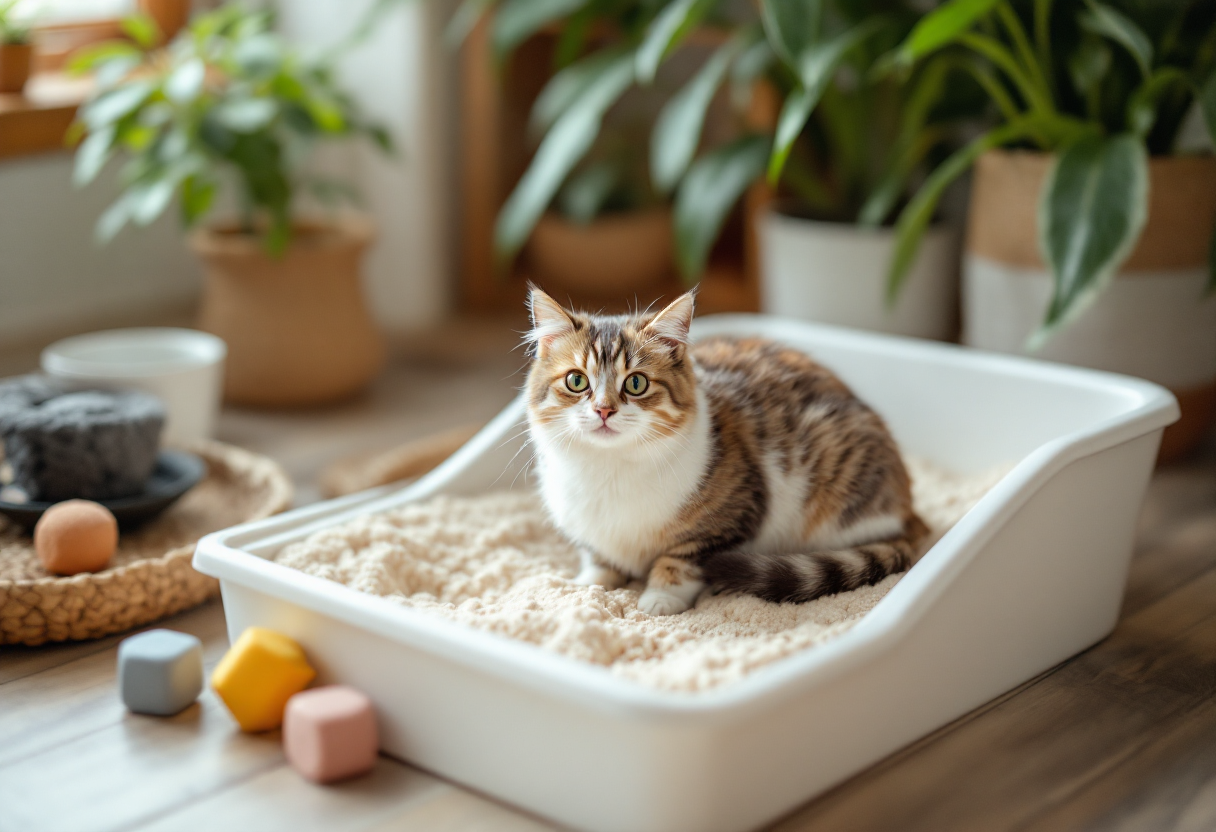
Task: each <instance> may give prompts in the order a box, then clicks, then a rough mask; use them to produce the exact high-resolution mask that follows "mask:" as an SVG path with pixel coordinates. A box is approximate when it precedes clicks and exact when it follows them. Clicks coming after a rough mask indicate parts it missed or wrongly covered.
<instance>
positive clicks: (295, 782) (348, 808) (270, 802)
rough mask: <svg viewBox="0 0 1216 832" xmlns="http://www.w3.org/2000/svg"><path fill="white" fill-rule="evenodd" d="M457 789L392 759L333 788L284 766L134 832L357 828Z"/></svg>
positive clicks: (307, 831)
mask: <svg viewBox="0 0 1216 832" xmlns="http://www.w3.org/2000/svg"><path fill="white" fill-rule="evenodd" d="M452 792H456V789H455V788H454V787H453V786H450V785H448V784H446V783H444V782H442V781H441V780H438V779H436V778H434V777H432V776H431V775H429V774H424V773H423V772H421V771H419V770H417V769H415V768H411V767H409V766H406V765H403V764H401V763H399V762H396V761H394V760H390V759H388V758H386V757H382V758H380V760H379V761H378V762H377V764H376V768H375V769H374V770H373V771H372V773H371V774H370V775H368V776H367V777H360V778H357V779H355V780H349V781H347V782H345V783H336V784H333V785H330V786H317V785H314V784H312V783H309V782H308V781H307V780H305V779H304V778H302V777H300V775H298V774H296V772H295V771H294V770H293V769H291V768H290V767H289V766H285V765H283V766H277V767H275V768H272V769H269V770H267V771H262V772H259V773H258V774H256V775H254V776H253V777H250V778H249V779H247V780H245V781H243V782H241V783H239V784H237V785H234V786H233V787H232V788H229V789H225V790H223V791H221V792H218V793H215V794H212V795H207V796H204V797H202V798H200V799H198V800H194V801H191V802H189V803H185V804H182V805H179V806H177V807H175V808H174V809H173V810H171V811H169V812H166V813H164V814H162V815H160V816H159V817H157V818H156V819H155V820H152V821H151V822H148V823H145V824H139V825H137V826H135V827H133V828H132V832H136V830H137V831H138V832H193V830H197V831H198V832H214V830H216V829H231V830H246V829H248V830H255V829H256V830H258V832H280V830H281V831H282V832H310V830H316V832H329V830H338V829H341V830H344V832H345V831H346V830H349V831H350V832H354V831H355V830H360V829H364V828H367V827H369V826H377V825H380V824H381V823H384V822H385V821H388V820H390V819H392V818H394V817H400V816H409V815H410V813H412V812H413V810H414V809H413V807H415V806H421V805H424V804H425V803H427V802H428V801H429V800H430V799H432V798H433V797H434V796H437V795H440V794H444V793H452ZM394 828H395V827H394Z"/></svg>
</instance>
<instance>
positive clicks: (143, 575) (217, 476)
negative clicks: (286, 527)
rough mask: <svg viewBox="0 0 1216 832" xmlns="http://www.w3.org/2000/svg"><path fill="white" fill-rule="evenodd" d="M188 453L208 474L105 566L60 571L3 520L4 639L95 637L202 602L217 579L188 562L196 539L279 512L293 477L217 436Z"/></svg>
mask: <svg viewBox="0 0 1216 832" xmlns="http://www.w3.org/2000/svg"><path fill="white" fill-rule="evenodd" d="M189 450H191V451H193V452H194V453H197V454H198V455H199V456H201V457H202V458H203V460H204V461H206V463H207V468H208V471H207V476H206V477H204V478H203V480H202V482H200V483H199V484H198V485H196V486H195V487H194V488H192V489H191V490H190V491H189V492H187V493H186V494H185V496H183V497H182V498H181V499H180V500H178V501H177V502H176V503H174V504H173V506H172V507H170V508H169V509H168V510H167V511H166V512H165V513H164V514H162V515H160V516H159V517H157V518H156V519H154V520H152V521H150V522H149V523H147V524H145V525H144V526H141V527H140V528H138V529H135V530H133V531H131V532H129V533H123V534H122V535H121V536H120V538H119V541H118V551H117V552H115V554H114V558H113V559H112V560H111V561H110V565H109V566H107V567H106V569H104V570H103V571H101V572H94V573H82V574H80V575H73V576H72V577H70V578H65V577H57V576H55V575H51V574H49V573H48V572H47V571H46V570H45V569H43V568H42V564H41V562H40V561H39V560H38V556H37V553H36V552H35V551H34V543H33V540H31V539H30V537H29V535H28V534H27V533H25V532H24V531H23V530H22V529H21V528H20V527H18V526H16V525H15V524H13V523H10V522H9V521H8V520H6V519H4V518H2V517H0V644H28V645H38V644H43V643H45V642H48V641H66V640H79V639H90V638H99V637H100V636H105V635H109V634H111V633H118V632H122V631H123V630H129V629H131V628H132V627H139V626H142V625H144V624H148V623H150V622H152V621H155V620H157V619H158V618H163V617H165V616H167V615H172V614H173V613H176V612H181V611H182V610H184V609H188V608H190V607H193V606H196V605H197V604H201V603H202V602H203V601H206V600H207V599H208V598H210V597H212V596H213V595H216V594H217V593H218V592H219V582H218V581H216V580H215V579H214V578H209V577H207V576H206V575H202V574H200V573H198V572H195V571H194V569H193V568H192V567H191V566H190V558H191V557H192V556H193V554H194V546H195V544H196V543H197V542H198V540H199V538H200V537H202V536H203V535H206V534H209V533H211V532H213V531H218V530H219V529H224V528H227V527H229V526H233V525H236V524H238V523H245V522H248V521H250V520H260V519H261V518H263V517H269V516H270V515H272V514H276V513H278V512H280V511H282V510H283V509H285V508H287V506H288V505H289V504H290V503H291V495H292V490H291V481H290V480H289V479H288V478H287V475H286V474H285V473H283V469H282V468H280V467H279V466H278V464H277V463H275V462H274V461H273V460H270V459H268V458H266V457H264V456H259V455H257V454H253V453H250V452H249V451H244V450H241V449H240V448H234V447H232V446H230V445H224V444H221V443H218V442H207V443H200V444H199V445H196V446H194V447H192V448H190V449H189Z"/></svg>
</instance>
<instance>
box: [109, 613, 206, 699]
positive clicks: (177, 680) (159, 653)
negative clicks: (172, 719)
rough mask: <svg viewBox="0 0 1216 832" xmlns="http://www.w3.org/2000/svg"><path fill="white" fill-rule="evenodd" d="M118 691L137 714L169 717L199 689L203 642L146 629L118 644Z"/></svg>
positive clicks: (174, 633)
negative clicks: (144, 631)
mask: <svg viewBox="0 0 1216 832" xmlns="http://www.w3.org/2000/svg"><path fill="white" fill-rule="evenodd" d="M118 690H119V691H120V692H121V694H122V702H123V704H124V705H126V706H127V708H128V709H130V710H131V711H133V712H134V713H137V714H152V715H154V716H172V715H173V714H175V713H178V712H179V711H183V710H185V709H186V708H188V707H189V706H190V703H192V702H193V701H194V700H195V699H198V695H199V694H200V693H202V690H203V643H202V642H201V641H199V640H198V639H197V638H195V637H194V636H192V635H188V634H187V633H179V632H176V631H174V630H148V631H147V632H146V633H140V634H139V635H134V636H131V637H130V638H128V639H126V640H125V641H123V643H122V644H120V645H118Z"/></svg>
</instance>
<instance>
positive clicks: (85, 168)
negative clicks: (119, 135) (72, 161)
mask: <svg viewBox="0 0 1216 832" xmlns="http://www.w3.org/2000/svg"><path fill="white" fill-rule="evenodd" d="M115 133H116V131H115V129H114V127H113V126H112V125H111V126H107V127H103V128H101V129H100V130H98V131H96V132H94V133H90V134H89V136H88V138H86V139H85V140H84V141H83V142H81V144H80V148H79V149H78V150H77V151H76V167H75V168H74V169H73V171H72V182H73V184H75V185H76V187H78V188H79V187H81V186H83V185H87V184H89V183H90V182H92V181H93V180H94V179H96V178H97V174H99V173H101V169H102V168H103V167H105V164H106V162H107V161H109V159H110V154H112V153H113V152H114V136H115Z"/></svg>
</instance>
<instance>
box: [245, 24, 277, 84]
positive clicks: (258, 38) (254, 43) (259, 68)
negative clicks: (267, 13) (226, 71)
mask: <svg viewBox="0 0 1216 832" xmlns="http://www.w3.org/2000/svg"><path fill="white" fill-rule="evenodd" d="M232 59H233V60H234V61H236V63H237V65H238V66H239V67H240V68H241V70H242V71H243V72H244V73H245V74H246V75H248V76H249V77H251V78H269V77H270V76H272V75H274V74H275V73H276V72H278V71H279V67H280V66H282V64H283V49H282V46H281V45H280V42H279V39H278V37H276V36H275V35H272V34H270V33H269V32H267V33H264V34H261V35H254V36H253V37H251V38H248V39H246V40H242V41H240V42H239V43H238V44H237V45H236V48H234V49H233V50H232Z"/></svg>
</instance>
